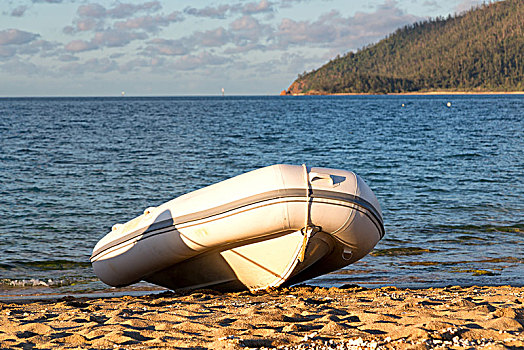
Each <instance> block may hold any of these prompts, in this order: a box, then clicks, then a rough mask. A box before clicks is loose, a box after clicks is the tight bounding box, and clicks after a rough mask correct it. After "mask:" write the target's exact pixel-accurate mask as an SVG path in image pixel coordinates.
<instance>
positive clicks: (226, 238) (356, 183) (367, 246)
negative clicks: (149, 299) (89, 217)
mask: <svg viewBox="0 0 524 350" xmlns="http://www.w3.org/2000/svg"><path fill="white" fill-rule="evenodd" d="M383 236H384V225H383V220H382V212H381V209H380V205H379V203H378V201H377V199H376V197H375V195H374V194H373V192H372V191H371V189H370V188H369V187H368V186H367V185H366V184H365V183H364V181H363V180H362V179H361V178H360V177H359V176H358V175H356V174H355V173H353V172H350V171H345V170H336V169H328V168H309V167H306V166H305V165H302V166H297V165H284V164H279V165H273V166H269V167H265V168H261V169H257V170H254V171H251V172H248V173H245V174H242V175H239V176H236V177H233V178H231V179H228V180H225V181H222V182H219V183H217V184H214V185H211V186H208V187H205V188H202V189H200V190H197V191H194V192H191V193H188V194H185V195H183V196H180V197H178V198H175V199H173V200H171V201H169V202H167V203H165V204H162V205H160V206H158V207H151V208H147V209H146V210H145V211H144V213H143V214H142V215H140V216H139V217H137V218H135V219H133V220H131V221H129V222H127V223H125V224H116V225H114V226H113V229H112V231H111V232H110V233H108V234H107V235H106V236H105V237H104V238H102V239H101V240H100V241H99V242H98V243H97V244H96V246H95V247H94V250H93V254H92V256H91V262H92V265H93V269H94V271H95V273H96V275H97V276H98V277H99V278H100V279H101V280H102V281H103V282H105V283H107V284H109V285H111V286H126V285H129V284H132V283H135V282H138V281H142V280H143V281H147V282H151V283H154V284H157V285H160V286H163V287H167V288H170V289H173V290H187V289H198V288H213V289H217V290H223V291H235V290H245V289H249V290H251V291H256V290H260V289H266V288H271V287H278V286H281V285H290V284H293V283H297V282H301V281H304V280H307V279H310V278H313V277H316V276H320V275H323V274H326V273H329V272H332V271H335V270H337V269H340V268H342V267H344V266H347V265H349V264H351V263H353V262H355V261H357V260H359V259H361V258H362V257H364V256H365V255H366V254H368V253H369V252H370V251H371V250H372V249H373V247H374V246H375V245H376V244H377V242H378V241H379V240H380V239H381V238H382V237H383Z"/></svg>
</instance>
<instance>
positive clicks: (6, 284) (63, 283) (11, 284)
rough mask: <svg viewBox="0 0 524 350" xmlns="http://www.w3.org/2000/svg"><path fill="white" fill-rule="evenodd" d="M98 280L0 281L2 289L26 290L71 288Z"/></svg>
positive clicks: (7, 279)
mask: <svg viewBox="0 0 524 350" xmlns="http://www.w3.org/2000/svg"><path fill="white" fill-rule="evenodd" d="M97 280H98V279H96V278H87V279H85V278H80V279H79V278H72V279H68V278H64V279H50V278H49V279H45V278H43V279H39V278H27V279H15V278H13V279H11V278H2V279H0V289H24V288H61V287H69V286H75V285H80V284H86V283H91V282H93V281H97Z"/></svg>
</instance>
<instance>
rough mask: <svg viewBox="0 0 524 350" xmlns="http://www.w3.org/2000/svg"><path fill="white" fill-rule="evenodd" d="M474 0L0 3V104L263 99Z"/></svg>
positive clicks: (50, 0) (47, 0)
mask: <svg viewBox="0 0 524 350" xmlns="http://www.w3.org/2000/svg"><path fill="white" fill-rule="evenodd" d="M480 2H481V0H317V1H315V0H236V1H221V0H217V1H207V0H196V1H185V0H176V1H165V0H162V1H160V0H153V1H132V0H121V1H105V0H92V1H84V0H17V1H15V0H3V1H2V2H1V3H0V96H118V95H120V94H121V91H125V93H126V95H127V96H138V95H139V96H148V95H218V94H220V91H221V89H222V88H224V89H225V92H226V94H230V95H233V94H234V95H256V94H260V95H268V94H269V95H272V94H278V93H279V91H281V90H282V89H284V88H286V87H288V86H289V84H290V83H291V82H292V81H293V80H294V79H295V78H296V77H297V75H298V74H299V73H302V72H304V71H309V70H311V69H314V68H318V67H319V66H320V65H322V64H323V63H325V62H327V61H328V60H329V59H330V58H332V57H335V56H336V55H337V54H343V53H345V52H348V51H352V50H353V51H354V50H356V49H358V48H360V47H362V46H364V45H367V44H370V43H374V42H377V41H378V40H380V39H381V38H383V37H384V36H386V35H387V34H388V33H391V32H392V31H394V30H395V29H396V28H398V27H401V26H403V25H406V24H409V23H413V22H415V21H418V20H422V19H425V18H428V17H436V16H447V15H448V14H454V13H459V12H462V11H464V10H467V9H469V8H471V7H472V6H475V5H478V4H479V3H480Z"/></svg>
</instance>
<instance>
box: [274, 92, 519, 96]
mask: <svg viewBox="0 0 524 350" xmlns="http://www.w3.org/2000/svg"><path fill="white" fill-rule="evenodd" d="M280 95H281V96H448V95H524V91H502V92H496V91H426V92H389V93H384V94H378V93H365V92H338V93H333V94H324V93H299V94H292V93H290V94H282V93H281V94H280Z"/></svg>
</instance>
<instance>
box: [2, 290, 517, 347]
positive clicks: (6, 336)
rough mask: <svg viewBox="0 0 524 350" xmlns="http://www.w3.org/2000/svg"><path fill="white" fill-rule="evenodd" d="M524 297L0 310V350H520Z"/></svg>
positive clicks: (51, 303) (170, 300) (499, 294)
mask: <svg viewBox="0 0 524 350" xmlns="http://www.w3.org/2000/svg"><path fill="white" fill-rule="evenodd" d="M523 303H524V287H509V286H503V287H468V288H463V287H458V286H455V287H446V288H429V289H397V288H395V287H384V288H379V289H365V288H362V287H358V286H345V287H341V288H318V287H311V286H299V287H292V288H284V289H279V290H275V291H268V292H264V293H259V294H251V293H249V292H240V293H226V294H222V293H218V292H215V291H211V290H200V291H195V292H192V293H190V294H185V295H183V294H176V293H172V292H164V293H161V294H150V295H145V296H139V297H131V296H123V297H108V298H96V297H93V298H86V297H83V298H75V297H72V296H67V297H63V298H60V299H56V300H38V299H34V300H25V301H20V300H18V301H9V300H8V301H2V302H0V347H1V348H23V349H50V348H53V349H54V348H59V349H60V348H63V349H66V348H67V349H85V348H93V349H113V348H118V349H139V348H140V349H145V348H147V349H151V348H168V349H243V348H260V349H268V348H277V349H278V348H280V349H430V348H449V349H462V348H464V349H473V348H486V349H522V348H524V327H523V325H524V304H523Z"/></svg>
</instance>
